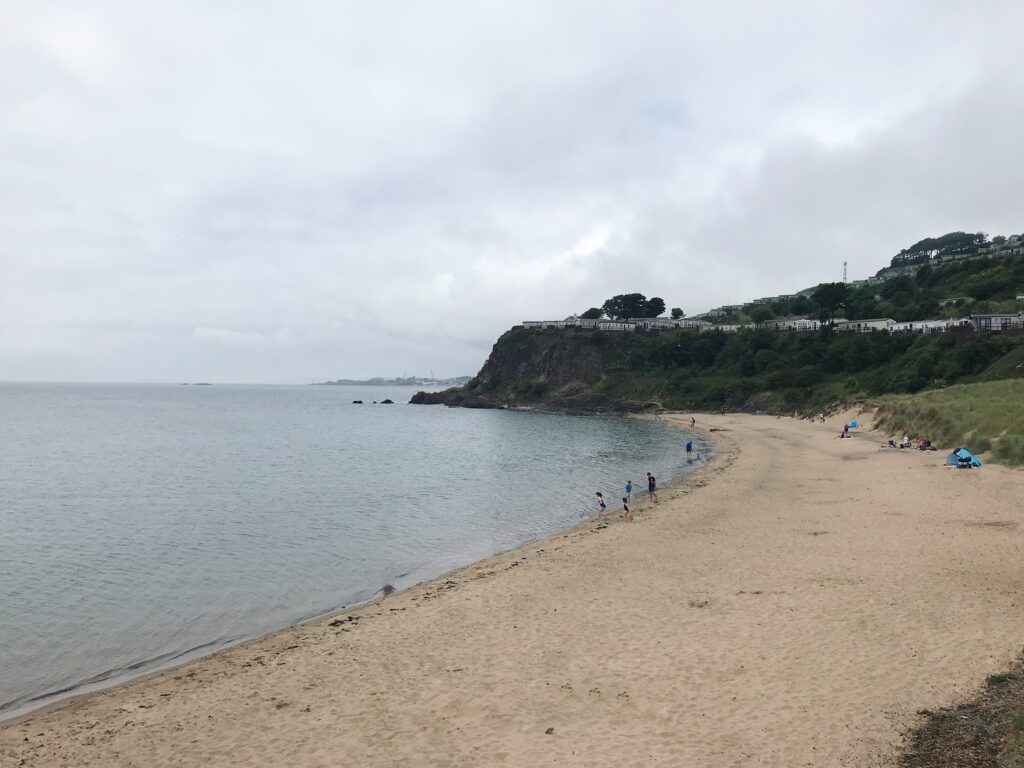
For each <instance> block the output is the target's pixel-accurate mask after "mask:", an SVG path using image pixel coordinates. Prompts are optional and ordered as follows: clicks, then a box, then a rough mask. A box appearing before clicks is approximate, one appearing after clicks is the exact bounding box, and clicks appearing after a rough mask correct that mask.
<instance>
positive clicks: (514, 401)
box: [420, 329, 1021, 411]
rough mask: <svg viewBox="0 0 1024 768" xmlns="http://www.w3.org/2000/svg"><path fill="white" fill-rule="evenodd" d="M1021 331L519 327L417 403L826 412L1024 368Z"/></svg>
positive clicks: (1017, 371)
mask: <svg viewBox="0 0 1024 768" xmlns="http://www.w3.org/2000/svg"><path fill="white" fill-rule="evenodd" d="M1020 350H1021V344H1020V339H1019V338H1015V337H1010V336H974V337H972V338H969V339H967V340H966V341H964V343H962V344H960V345H959V346H957V345H956V344H955V343H954V337H953V336H952V335H951V334H941V335H937V336H922V335H919V334H910V333H902V334H889V333H885V332H880V333H870V334H834V333H832V332H830V331H828V330H826V331H825V332H822V333H776V332H772V331H757V330H744V331H740V332H739V333H735V334H725V333H721V332H718V331H712V332H704V333H697V332H694V331H685V330H681V331H675V332H670V333H663V334H660V335H655V336H647V335H641V334H632V333H608V332H600V331H595V332H580V331H570V330H566V331H562V330H556V329H549V330H544V331H535V330H532V331H527V330H517V329H514V330H511V331H508V332H506V333H505V334H503V335H502V336H501V338H500V339H498V341H497V343H496V344H495V345H494V349H493V350H492V351H491V355H490V357H489V358H488V359H487V362H486V363H485V364H484V366H483V368H482V369H481V371H480V373H479V374H478V375H477V376H476V377H475V378H474V379H472V380H471V381H470V382H469V383H468V384H467V385H466V386H465V387H463V388H460V389H456V390H448V391H447V392H444V393H437V394H436V395H434V396H431V397H427V398H424V399H421V400H420V402H444V403H449V404H453V405H465V406H479V407H502V406H531V405H539V406H544V407H551V408H581V409H586V408H602V407H606V408H627V409H629V408H633V409H636V408H641V407H643V406H644V405H645V404H647V403H650V402H656V403H658V404H660V405H661V406H663V407H666V408H678V409H689V408H692V409H703V410H711V409H720V408H728V409H743V410H752V409H762V408H763V409H771V410H803V411H808V410H812V409H816V408H819V407H821V406H823V405H825V404H828V403H834V402H837V401H840V400H851V399H858V398H866V397H877V396H879V395H883V394H890V393H913V392H918V391H920V390H922V389H925V388H926V387H943V386H946V385H949V384H955V383H960V382H966V381H972V380H976V379H983V378H988V377H989V376H988V374H989V373H990V372H991V371H996V372H997V373H998V375H999V376H1015V375H1020V373H1021V371H1019V370H1018V369H1017V368H1016V367H1015V362H1014V361H1016V359H1017V357H1015V356H1019V355H1020Z"/></svg>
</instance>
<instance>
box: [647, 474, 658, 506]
mask: <svg viewBox="0 0 1024 768" xmlns="http://www.w3.org/2000/svg"><path fill="white" fill-rule="evenodd" d="M647 495H648V496H650V497H651V498H652V499H654V503H655V504H657V503H658V483H657V481H656V480H655V479H654V475H652V474H651V473H650V472H648V473H647Z"/></svg>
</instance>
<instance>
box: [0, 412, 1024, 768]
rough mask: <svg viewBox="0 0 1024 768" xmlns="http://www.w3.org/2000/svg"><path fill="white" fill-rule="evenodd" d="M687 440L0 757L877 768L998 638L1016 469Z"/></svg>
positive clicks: (790, 437)
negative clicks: (544, 517)
mask: <svg viewBox="0 0 1024 768" xmlns="http://www.w3.org/2000/svg"><path fill="white" fill-rule="evenodd" d="M680 421H681V422H684V421H685V423H686V424H687V425H688V423H689V420H688V419H685V420H683V419H680ZM712 424H713V425H715V426H717V427H723V428H726V429H727V430H728V431H726V432H718V433H716V434H715V435H714V437H715V439H716V440H717V441H718V443H719V449H720V450H719V453H718V455H717V457H716V459H715V460H714V462H713V463H712V464H711V465H710V466H709V467H707V468H705V469H702V470H700V471H698V472H696V473H694V474H693V475H691V476H690V477H689V478H688V480H687V481H686V482H685V483H684V484H683V485H681V486H680V487H678V488H675V489H673V490H671V491H669V492H667V493H665V494H663V495H662V497H661V503H660V504H657V505H651V504H645V505H641V506H639V507H638V508H637V509H636V510H635V517H636V521H635V522H633V523H624V522H622V521H621V520H620V519H619V518H618V516H617V514H615V513H610V514H609V515H607V517H606V520H604V521H592V522H589V523H587V524H584V525H581V526H579V527H577V528H576V529H574V530H572V531H570V532H568V533H565V534H561V535H558V536H554V537H552V538H549V539H546V540H544V541H541V542H537V543H535V544H531V545H527V546H525V547H522V548H520V549H518V550H515V551H513V552H509V553H506V554H503V555H499V556H497V557H494V558H492V559H490V560H488V561H485V562H484V563H480V564H477V565H474V566H470V567H468V568H464V569H461V570H459V571H456V572H453V573H451V574H449V575H447V576H445V577H442V578H440V579H438V580H435V581H432V582H428V583H425V584H422V585H420V586H417V587H414V588H412V589H410V590H408V591H405V592H402V593H400V594H396V595H392V596H390V597H388V598H385V599H383V600H381V601H379V602H377V603H374V604H371V605H369V606H365V607H363V608H361V609H359V610H355V611H351V612H344V613H341V614H338V615H336V616H333V617H328V618H324V619H320V620H317V621H315V622H312V623H310V624H306V625H303V626H300V627H295V628H292V629H288V630H284V631H282V632H279V633H275V634H273V635H270V636H268V637H265V638H262V639H259V640H255V641H252V642H250V643H247V644H244V645H241V646H238V647H236V648H233V649H230V650H228V651H225V652H223V653H219V654H217V655H215V656H212V657H210V658H207V659H203V660H200V661H197V662H193V663H190V664H188V665H186V666H183V667H180V668H178V669H175V670H172V671H170V672H165V673H160V674H158V675H154V676H151V677H149V678H146V679H143V680H139V681H136V682H133V683H130V684H127V685H125V686H122V687H120V688H117V689H114V690H111V691H107V692H104V693H100V694H97V695H94V696H90V697H86V698H83V699H80V700H77V701H74V702H71V703H68V704H65V705H63V706H59V707H55V708H52V709H50V710H46V711H41V712H37V713H33V714H31V715H29V716H27V717H25V718H22V719H20V720H17V721H14V722H12V723H8V724H4V725H0V764H3V765H4V766H6V765H8V764H9V765H11V766H57V765H60V766H72V765H74V766H79V765H95V766H164V765H175V766H194V765H195V766H198V765H215V766H217V765H223V766H235V765H237V766H264V765H274V766H389V767H390V766H497V765H509V766H551V765H563V766H650V765H671V766H677V765H678V766H709V767H715V766H746V765H749V766H755V765H756V766H780V768H781V767H783V766H784V767H785V768H790V767H791V766H808V765H810V766H870V765H892V764H893V760H894V756H895V754H896V752H897V751H898V749H899V747H900V745H901V743H902V738H903V733H904V732H905V730H906V729H907V728H908V727H909V726H911V725H913V724H915V723H916V722H917V717H918V715H917V714H916V712H917V711H918V710H920V709H925V708H934V707H938V706H942V705H946V704H951V703H954V702H957V701H960V700H963V699H966V698H968V697H969V696H970V695H971V694H972V693H973V692H974V691H975V690H976V689H977V688H978V687H979V686H980V685H981V684H982V683H983V681H984V677H985V676H986V675H987V674H990V673H993V672H998V671H1001V670H1003V669H1004V668H1005V667H1008V666H1009V665H1010V663H1011V661H1012V660H1013V658H1014V657H1015V656H1016V654H1017V653H1018V652H1019V651H1020V650H1021V646H1022V644H1024V610H1022V609H1021V599H1022V593H1021V587H1022V585H1024V547H1022V544H1024V530H1022V527H1021V524H1022V523H1024V509H1022V506H1024V505H1022V504H1021V501H1020V500H1021V499H1022V498H1024V472H1020V471H1011V470H1006V469H1003V468H1001V467H994V466H986V467H984V468H983V469H981V470H970V471H961V470H955V469H949V468H945V467H944V466H942V465H943V459H944V454H943V453H941V452H940V453H922V452H918V451H898V450H891V449H884V450H883V449H880V448H879V444H880V443H883V442H884V439H883V438H882V437H881V436H879V435H876V434H872V433H870V432H858V433H857V434H855V436H854V438H853V439H851V440H837V439H835V435H836V433H837V432H838V430H839V428H841V420H839V421H837V420H831V421H830V422H829V423H828V424H810V423H808V422H800V421H795V420H791V419H776V418H774V417H753V416H728V417H725V416H723V417H718V416H714V417H707V418H706V419H698V425H697V426H698V429H701V428H705V429H706V428H707V427H708V426H709V425H712ZM837 424H838V425H839V426H837ZM680 451H682V446H680ZM606 495H608V496H609V497H610V498H615V496H613V495H611V494H606Z"/></svg>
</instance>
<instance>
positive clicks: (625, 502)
mask: <svg viewBox="0 0 1024 768" xmlns="http://www.w3.org/2000/svg"><path fill="white" fill-rule="evenodd" d="M622 519H623V520H629V522H633V515H632V514H631V513H630V511H629V499H627V498H626V497H625V496H623V497H622Z"/></svg>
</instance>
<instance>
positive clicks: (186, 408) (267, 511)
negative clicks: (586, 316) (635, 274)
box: [0, 383, 713, 718]
mask: <svg viewBox="0 0 1024 768" xmlns="http://www.w3.org/2000/svg"><path fill="white" fill-rule="evenodd" d="M414 391H415V390H414V389H411V388H401V387H358V386H342V385H332V386H243V385H221V384H217V385H213V386H195V385H178V384H168V385H135V384H17V383H7V384H0V718H5V717H12V716H15V715H18V714H22V713H24V712H26V711H30V710H31V709H33V708H35V707H38V706H42V705H45V704H48V703H51V702H53V701H56V700H58V699H60V698H62V697H67V696H72V695H76V694H80V693H86V692H90V691H94V690H98V689H100V688H104V687H108V686H110V685H114V684H117V683H120V682H123V681H125V680H128V679H131V678H132V677H136V676H139V675H142V674H145V673H148V672H151V671H156V670H158V669H162V668H167V667H170V666H173V665H175V664H179V663H181V662H184V661H187V660H189V659H192V658H196V657H199V656H202V655H205V654H209V653H212V652H214V651H217V650H219V649H221V648H224V647H226V646H229V645H232V644H235V643H238V642H240V641H243V640H246V639H249V638H252V637H255V636H258V635H261V634H265V633H267V632H270V631H273V630H276V629H280V628H283V627H286V626H289V625H292V624H295V623H298V622H301V621H303V620H306V619H310V618H313V617H316V616H318V615H323V614H325V613H329V612H331V611H334V610H337V609H340V608H343V607H346V606H352V605H354V604H358V603H360V602H365V601H367V600H371V599H373V598H375V597H377V596H379V595H381V594H383V592H384V591H386V590H389V589H391V588H393V589H402V588H404V587H408V586H411V585H413V584H415V583H417V582H420V581H423V580H426V579H429V578H432V577H435V576H438V575H440V574H442V573H444V572H446V571H449V570H451V569H453V568H455V567H458V566H460V565H466V564H469V563H472V562H474V561H476V560H479V559H482V558H485V557H487V556H489V555H492V554H495V553H497V552H500V551H503V550H507V549H510V548H513V547H516V546H518V545H521V544H524V543H526V542H529V541H532V540H536V539H538V538H542V537H544V536H548V535H550V534H552V533H555V532H558V531H562V530H565V529H567V528H569V527H571V526H573V525H574V524H576V523H578V522H580V521H581V520H583V519H584V518H586V517H588V516H593V515H594V514H595V512H596V505H595V501H594V494H595V492H596V491H602V492H603V493H604V495H605V497H606V498H607V499H608V500H609V510H616V509H618V508H619V507H620V506H621V502H620V499H621V497H622V495H623V488H624V486H625V484H626V481H627V480H632V481H633V484H634V486H635V487H636V488H637V489H643V486H644V478H645V474H646V472H648V471H650V472H653V473H654V474H655V476H656V477H657V478H658V479H659V485H661V486H665V485H667V484H669V483H671V482H676V481H678V480H679V479H680V478H681V477H682V476H683V475H685V474H686V473H687V472H690V471H692V470H693V469H695V468H697V467H698V466H700V465H701V464H702V463H704V462H706V461H707V459H708V458H709V457H710V455H711V452H712V450H713V446H712V445H711V444H710V443H708V442H707V441H706V440H705V438H703V437H701V436H700V435H692V436H691V435H689V434H688V433H687V432H685V431H682V430H679V429H676V428H674V427H669V426H668V425H666V424H664V423H658V422H654V421H649V420H639V419H632V418H626V417H619V416H574V415H557V414H542V413H529V412H520V411H504V410H472V409H460V408H446V407H444V406H422V405H410V404H408V401H409V399H410V397H411V396H412V394H413V393H414ZM385 399H390V400H393V401H394V404H382V403H381V401H383V400H385ZM355 400H362V404H361V405H359V404H355V403H354V402H353V401H355ZM375 401H376V402H375ZM691 438H692V439H693V440H694V442H695V448H696V453H695V457H696V458H695V460H694V461H693V463H687V461H686V457H685V454H684V451H683V446H684V445H685V443H686V441H687V439H691Z"/></svg>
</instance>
